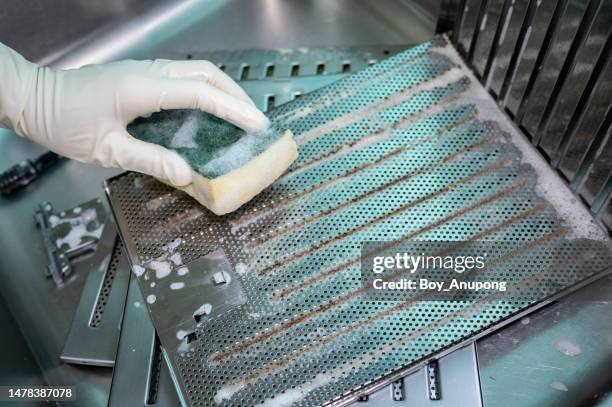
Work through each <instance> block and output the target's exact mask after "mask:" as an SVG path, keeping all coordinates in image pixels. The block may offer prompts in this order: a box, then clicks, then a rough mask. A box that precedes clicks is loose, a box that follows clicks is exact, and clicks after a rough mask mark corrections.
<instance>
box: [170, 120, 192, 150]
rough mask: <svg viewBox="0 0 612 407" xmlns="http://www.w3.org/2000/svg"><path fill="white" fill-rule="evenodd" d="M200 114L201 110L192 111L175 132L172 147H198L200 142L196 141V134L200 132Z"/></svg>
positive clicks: (171, 142)
mask: <svg viewBox="0 0 612 407" xmlns="http://www.w3.org/2000/svg"><path fill="white" fill-rule="evenodd" d="M198 114H199V112H195V111H194V112H192V113H190V114H189V115H188V116H187V118H186V119H185V121H184V122H183V124H182V125H181V127H179V129H178V130H177V131H176V133H174V137H173V138H172V141H170V147H171V148H197V147H198V143H196V141H195V136H196V134H198V128H199V126H198Z"/></svg>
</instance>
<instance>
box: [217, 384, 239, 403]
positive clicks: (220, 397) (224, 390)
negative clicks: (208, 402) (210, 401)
mask: <svg viewBox="0 0 612 407" xmlns="http://www.w3.org/2000/svg"><path fill="white" fill-rule="evenodd" d="M245 387H246V384H244V382H238V383H236V384H232V385H227V386H223V387H221V388H220V389H219V390H218V391H217V394H215V397H214V400H215V403H217V404H221V403H223V402H224V401H225V400H230V399H231V398H232V397H233V396H234V394H236V393H238V392H239V391H240V390H242V389H244V388H245Z"/></svg>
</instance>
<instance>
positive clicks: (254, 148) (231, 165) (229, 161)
mask: <svg viewBox="0 0 612 407" xmlns="http://www.w3.org/2000/svg"><path fill="white" fill-rule="evenodd" d="M270 131H271V130H270V129H265V130H263V131H261V132H254V133H246V134H245V135H243V136H242V137H241V138H240V139H239V140H238V141H236V142H235V143H233V144H231V145H230V146H228V147H225V148H223V149H220V150H218V151H217V152H216V153H215V158H213V159H212V160H210V161H209V162H207V163H206V164H205V165H203V166H201V167H199V168H198V171H199V172H200V173H203V174H207V173H215V174H226V173H228V172H230V171H232V170H234V169H236V168H240V167H242V166H243V165H245V164H247V163H248V162H249V161H251V160H252V159H253V158H254V157H255V156H257V154H258V152H259V151H258V148H260V144H261V140H260V139H261V138H262V133H267V132H270Z"/></svg>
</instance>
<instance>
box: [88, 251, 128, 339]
mask: <svg viewBox="0 0 612 407" xmlns="http://www.w3.org/2000/svg"><path fill="white" fill-rule="evenodd" d="M122 254H123V243H121V241H117V243H116V244H115V247H114V248H113V253H112V255H111V261H110V263H109V265H108V268H107V269H106V272H105V274H104V281H103V282H102V288H101V289H100V293H99V294H98V300H97V301H96V307H95V308H94V313H93V316H92V318H91V322H90V323H89V326H91V327H93V328H95V327H97V326H99V325H100V322H101V321H102V315H104V310H105V309H106V302H107V301H108V296H109V294H110V291H111V288H112V286H113V281H114V280H115V275H116V274H117V267H118V266H119V260H120V258H121V255H122Z"/></svg>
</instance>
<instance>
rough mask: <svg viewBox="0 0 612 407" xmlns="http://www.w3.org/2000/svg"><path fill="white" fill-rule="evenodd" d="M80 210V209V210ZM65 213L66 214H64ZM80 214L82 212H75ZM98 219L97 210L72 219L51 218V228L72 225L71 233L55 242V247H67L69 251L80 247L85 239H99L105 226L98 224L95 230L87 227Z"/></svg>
mask: <svg viewBox="0 0 612 407" xmlns="http://www.w3.org/2000/svg"><path fill="white" fill-rule="evenodd" d="M79 209H80V208H79ZM62 213H64V212H62ZM75 213H80V211H78V212H77V211H75ZM97 218H98V214H97V212H96V210H95V209H93V208H90V209H87V210H85V211H84V212H83V213H82V214H81V215H80V216H76V217H70V218H63V219H62V218H59V217H57V216H56V215H51V216H50V217H49V224H50V225H51V227H56V226H59V225H63V224H69V225H70V231H69V232H68V234H67V235H66V236H64V237H61V238H58V239H56V240H55V245H56V246H57V247H58V248H61V247H62V246H63V245H67V246H68V248H69V249H74V248H76V247H78V246H79V245H80V244H81V243H82V241H83V238H86V237H90V238H93V239H99V238H100V236H101V235H102V229H103V226H104V225H103V224H102V223H100V224H98V227H97V228H95V229H93V230H87V225H88V224H90V223H91V222H93V221H95V220H96V219H97Z"/></svg>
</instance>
